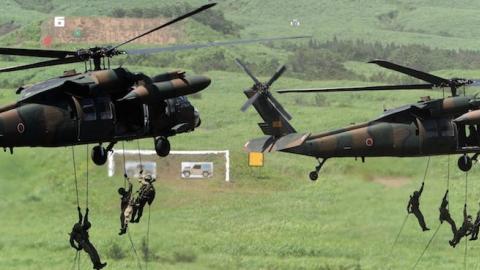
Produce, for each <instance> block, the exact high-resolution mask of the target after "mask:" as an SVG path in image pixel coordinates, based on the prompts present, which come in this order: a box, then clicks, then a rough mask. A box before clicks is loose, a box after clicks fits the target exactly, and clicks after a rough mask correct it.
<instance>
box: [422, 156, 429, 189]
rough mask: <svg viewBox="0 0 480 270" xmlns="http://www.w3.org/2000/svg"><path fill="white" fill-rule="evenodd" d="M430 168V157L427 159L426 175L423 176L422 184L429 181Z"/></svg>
mask: <svg viewBox="0 0 480 270" xmlns="http://www.w3.org/2000/svg"><path fill="white" fill-rule="evenodd" d="M429 166H430V157H428V159H427V166H426V167H425V173H424V174H423V181H422V183H425V179H427V173H428V167H429Z"/></svg>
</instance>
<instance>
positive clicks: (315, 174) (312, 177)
mask: <svg viewBox="0 0 480 270" xmlns="http://www.w3.org/2000/svg"><path fill="white" fill-rule="evenodd" d="M325 161H327V159H326V158H318V163H319V164H318V166H317V167H315V171H311V172H310V174H309V177H310V180H312V181H317V179H318V173H319V172H320V170H321V169H322V166H323V164H324V163H325Z"/></svg>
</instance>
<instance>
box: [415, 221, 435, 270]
mask: <svg viewBox="0 0 480 270" xmlns="http://www.w3.org/2000/svg"><path fill="white" fill-rule="evenodd" d="M441 226H442V223H440V224H438V227H437V229H436V230H435V232H434V233H433V235H432V237H431V238H430V240H428V243H427V245H426V246H425V248H424V249H423V251H422V254H420V257H418V259H417V262H416V263H415V265H414V266H413V268H412V270H413V269H415V268H417V265H418V263H419V262H420V260H421V259H422V258H423V255H425V252H426V251H427V249H428V248H429V247H430V244H431V243H432V241H433V239H434V238H435V236H436V235H437V233H438V231H439V230H440V227H441Z"/></svg>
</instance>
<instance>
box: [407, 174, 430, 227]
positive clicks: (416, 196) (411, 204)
mask: <svg viewBox="0 0 480 270" xmlns="http://www.w3.org/2000/svg"><path fill="white" fill-rule="evenodd" d="M424 184H425V183H422V187H421V188H420V190H418V191H414V192H413V194H412V195H411V196H410V200H409V201H408V205H407V212H408V213H409V214H414V215H415V217H416V218H417V219H418V223H419V224H420V227H422V230H423V231H428V230H430V229H429V228H427V225H426V224H425V219H424V217H423V214H422V212H421V211H420V195H422V192H423V186H424Z"/></svg>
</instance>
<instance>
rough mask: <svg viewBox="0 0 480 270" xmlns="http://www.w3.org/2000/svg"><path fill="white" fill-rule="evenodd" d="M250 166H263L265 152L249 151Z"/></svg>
mask: <svg viewBox="0 0 480 270" xmlns="http://www.w3.org/2000/svg"><path fill="white" fill-rule="evenodd" d="M248 166H250V167H263V153H260V152H250V153H248Z"/></svg>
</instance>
